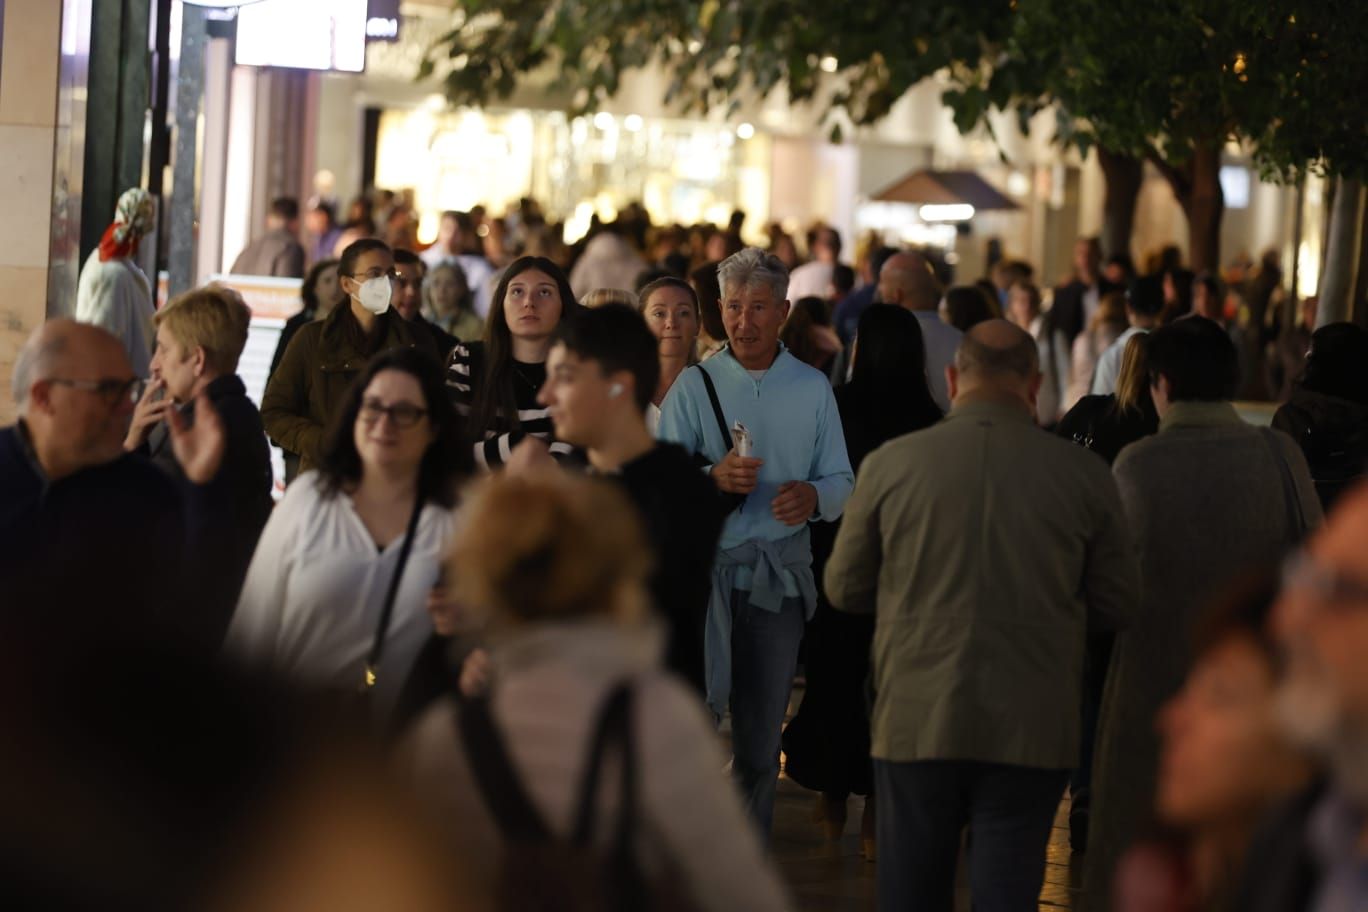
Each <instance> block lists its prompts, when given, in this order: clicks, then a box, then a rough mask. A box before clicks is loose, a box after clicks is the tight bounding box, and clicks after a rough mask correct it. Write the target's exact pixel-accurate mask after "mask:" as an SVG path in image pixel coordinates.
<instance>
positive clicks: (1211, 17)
mask: <svg viewBox="0 0 1368 912" xmlns="http://www.w3.org/2000/svg"><path fill="white" fill-rule="evenodd" d="M1365 46H1368V3H1364V2H1362V0H1261V2H1258V3H1248V2H1242V0H1143V2H1141V0H1121V2H1118V0H963V2H958V3H927V2H916V3H908V2H905V0H862V2H859V3H850V2H846V3H832V4H814V3H811V2H807V0H702V2H689V0H550V2H546V0H456V3H455V11H454V21H453V27H452V29H451V30H450V32H449V33H448V34H447V35H446V36H445V37H444V38H443V40H441V41H440V42H438V43H437V45H436V46H434V47H433V48H432V49H431V51H430V53H429V54H428V57H427V59H426V60H425V62H424V64H423V71H422V73H421V76H422V77H427V76H430V75H432V74H433V72H434V71H435V70H436V69H437V68H438V67H439V66H442V65H443V63H444V62H445V63H446V64H448V65H449V66H442V69H443V71H444V73H445V76H444V78H445V84H446V90H447V94H448V96H449V97H450V99H451V100H452V101H453V102H455V103H457V104H486V103H488V102H489V101H491V100H494V99H497V98H506V97H507V96H508V95H510V94H511V93H512V91H513V90H514V88H515V87H516V86H517V84H518V80H519V78H520V77H521V76H522V75H524V74H527V73H530V72H532V71H535V70H539V69H541V68H543V67H547V66H549V67H552V68H553V69H554V70H555V72H556V74H557V82H556V85H557V87H558V88H560V89H564V90H566V91H567V93H568V96H569V97H570V98H571V99H572V103H571V106H572V108H573V109H574V110H575V111H576V112H578V113H582V112H586V111H592V110H594V109H595V108H596V107H598V106H599V105H600V104H601V103H602V102H603V101H604V100H605V99H606V98H608V97H611V96H612V95H613V94H615V93H616V92H617V91H618V89H619V87H620V85H621V80H622V77H623V74H624V73H626V72H628V71H629V70H633V69H638V68H642V67H645V66H647V65H650V64H657V65H659V66H660V67H662V68H663V70H664V71H665V72H666V73H667V74H668V75H669V78H670V88H669V91H668V95H667V98H666V99H665V101H666V102H667V103H669V104H673V105H675V106H677V107H678V108H679V109H680V110H682V111H692V112H700V111H703V110H706V109H710V108H724V109H727V110H729V111H734V110H735V107H736V106H737V105H738V104H739V103H740V99H742V98H744V97H747V96H748V95H750V96H753V97H765V96H767V95H768V94H769V93H771V92H773V91H774V90H775V89H777V88H778V87H780V86H786V87H787V91H788V95H789V98H790V100H792V101H794V102H803V101H812V100H814V99H817V98H819V97H829V104H830V106H831V107H832V108H840V109H843V110H844V111H846V112H847V113H848V115H849V117H850V119H851V121H852V122H854V123H855V124H870V123H874V122H876V121H878V120H879V119H880V118H882V117H883V116H884V115H886V114H887V113H888V111H889V110H890V108H891V107H892V106H893V104H894V102H896V101H897V100H898V98H899V97H901V96H902V94H903V93H904V92H906V91H907V90H908V89H909V88H911V87H912V86H913V85H915V84H916V83H918V82H919V81H921V80H922V79H924V78H926V77H927V76H930V75H932V74H935V73H938V72H944V73H946V74H948V75H949V79H950V83H951V86H952V88H951V89H950V91H948V92H947V93H946V96H945V100H946V102H947V103H948V104H949V105H950V106H951V108H952V109H953V111H954V114H955V122H956V124H957V125H958V126H959V128H960V129H961V130H964V131H968V130H970V129H972V128H974V127H975V126H977V125H980V124H983V123H986V122H987V115H988V113H989V112H990V111H992V110H994V109H1001V110H1011V111H1015V112H1016V113H1017V114H1018V115H1019V117H1020V122H1021V123H1022V125H1023V126H1024V125H1025V124H1026V123H1027V122H1028V121H1029V119H1030V117H1031V116H1032V115H1033V114H1034V113H1036V112H1037V111H1039V110H1041V109H1043V108H1046V107H1049V106H1055V107H1056V110H1057V111H1058V114H1059V119H1058V135H1057V138H1058V139H1059V140H1060V141H1062V142H1064V143H1068V144H1073V145H1076V146H1077V147H1079V148H1080V149H1082V150H1084V151H1086V150H1087V149H1088V148H1090V147H1091V146H1094V145H1101V146H1103V147H1105V148H1107V149H1109V150H1111V151H1113V152H1118V153H1124V154H1130V155H1137V156H1145V157H1149V158H1150V159H1151V160H1153V161H1155V162H1156V164H1159V165H1160V166H1161V167H1165V166H1181V165H1182V164H1183V163H1184V162H1185V161H1186V160H1187V159H1188V157H1189V155H1190V153H1191V152H1192V150H1193V149H1195V148H1198V147H1211V146H1213V145H1214V146H1215V147H1217V148H1219V147H1220V146H1221V145H1223V144H1224V143H1225V141H1227V140H1231V139H1235V140H1241V141H1246V142H1248V143H1250V144H1251V146H1252V148H1253V149H1254V153H1255V157H1256V161H1257V162H1258V163H1259V165H1260V166H1261V167H1262V168H1263V169H1264V171H1265V173H1266V174H1268V175H1270V176H1279V177H1284V178H1287V177H1292V176H1295V175H1296V174H1297V173H1299V172H1300V171H1302V170H1304V169H1306V168H1313V169H1316V170H1320V171H1328V172H1330V173H1339V174H1348V175H1351V176H1368V126H1366V125H1368V116H1365V115H1368V104H1366V103H1365V99H1364V87H1365V86H1368V55H1366V54H1365V53H1364V52H1363V48H1364V47H1365ZM833 59H834V61H835V66H834V67H832V66H831V60H833ZM824 61H826V63H827V67H826V68H824V66H823V62H824ZM832 69H834V72H831V71H829V70H832ZM824 87H829V88H830V89H831V92H830V95H829V96H826V95H823V92H822V89H823V88H824ZM1169 176H1170V178H1171V179H1172V178H1173V177H1174V174H1173V173H1170V175H1169Z"/></svg>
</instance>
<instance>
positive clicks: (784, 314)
mask: <svg viewBox="0 0 1368 912" xmlns="http://www.w3.org/2000/svg"><path fill="white" fill-rule="evenodd" d="M792 307H793V305H792V303H791V302H790V301H789V300H788V299H787V298H785V299H784V303H783V304H780V305H779V322H780V323H782V322H784V321H785V320H787V319H788V315H789V310H790V309H791V308H792Z"/></svg>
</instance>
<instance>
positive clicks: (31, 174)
mask: <svg viewBox="0 0 1368 912" xmlns="http://www.w3.org/2000/svg"><path fill="white" fill-rule="evenodd" d="M82 12H84V14H85V23H86V26H85V28H86V32H85V36H84V37H85V38H87V39H88V37H89V25H88V23H89V14H90V0H63V2H59V0H0V149H3V150H4V160H5V167H4V168H0V207H3V211H4V213H5V216H4V218H0V288H3V289H4V293H3V294H0V425H5V424H9V423H10V422H11V421H13V420H14V402H13V400H12V398H11V396H10V390H9V380H10V375H11V372H12V371H13V369H14V359H15V356H16V355H17V354H18V351H19V347H20V346H21V345H22V344H23V342H24V340H25V339H26V338H27V337H28V335H29V333H31V332H32V331H33V330H34V329H35V328H36V327H37V326H38V325H39V324H41V323H42V322H43V320H44V319H45V318H46V316H47V313H48V309H49V308H48V305H49V296H48V283H49V270H50V269H51V268H52V267H53V265H54V259H55V260H56V261H57V262H58V263H59V264H60V268H61V269H62V274H63V276H65V275H66V273H67V272H69V271H70V270H71V269H72V268H74V267H75V259H76V257H77V255H78V254H79V244H77V245H76V248H75V250H74V251H72V250H68V249H67V245H68V244H69V242H71V241H78V240H79V239H78V238H72V237H71V235H72V234H74V233H76V232H79V227H80V225H79V214H80V169H79V158H78V159H77V162H78V167H77V171H76V175H75V180H74V181H71V180H69V179H68V180H66V181H65V183H64V184H63V185H62V186H60V187H58V189H59V190H60V191H61V196H62V197H63V199H62V202H63V204H64V205H63V206H62V210H61V212H55V211H54V177H55V176H56V174H57V171H58V167H57V163H56V162H55V161H54V150H55V151H56V152H57V154H58V155H62V154H63V153H64V151H70V149H71V146H72V144H73V140H75V139H76V138H77V134H78V131H79V130H80V129H81V127H83V124H84V112H83V111H82V112H76V113H78V114H79V117H71V118H68V117H66V116H64V117H63V120H64V121H65V123H63V124H61V125H60V126H61V127H62V131H63V135H62V136H59V120H58V86H59V83H60V82H61V77H62V74H63V61H62V56H61V51H62V37H63V15H64V14H65V15H67V16H68V17H69V19H68V23H67V29H68V35H69V38H70V39H71V40H70V42H69V44H68V46H69V47H72V48H74V49H75V50H77V51H79V47H80V45H81V43H82V41H81V38H82V36H81V35H80V29H81V25H82V22H81V15H80V14H81V13H82ZM73 56H75V55H73ZM71 62H74V63H81V64H83V62H82V61H79V60H73V61H71ZM82 88H84V86H82ZM81 95H82V96H83V95H84V93H83V92H82V93H81ZM68 100H70V99H68ZM68 113H71V112H68ZM79 139H80V142H79V143H77V144H78V145H80V148H81V149H82V150H84V144H83V136H80V137H79ZM69 164H70V158H69V157H68V158H67V159H64V160H63V161H62V163H61V165H62V169H63V172H64V173H67V170H66V166H67V165H69ZM73 195H74V198H75V207H74V212H75V215H76V220H75V224H74V226H72V225H69V224H68V223H67V221H66V219H67V216H68V214H69V213H70V212H71V211H72V209H71V206H70V204H69V203H70V200H71V198H72V197H73ZM50 226H51V231H50ZM69 227H71V228H74V229H75V230H74V231H68V230H67V229H68V228H69ZM54 233H56V234H61V235H62V239H61V244H60V245H59V246H57V249H56V250H54V243H55V242H56V241H57V239H56V238H54V236H53V235H54ZM54 253H55V254H56V257H54ZM59 284H63V285H64V284H65V282H63V283H59ZM56 303H58V304H59V305H60V304H61V302H56ZM72 304H73V305H74V300H73V301H72ZM59 312H62V311H61V310H60V309H59Z"/></svg>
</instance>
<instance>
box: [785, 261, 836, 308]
mask: <svg viewBox="0 0 1368 912" xmlns="http://www.w3.org/2000/svg"><path fill="white" fill-rule="evenodd" d="M832 272H833V267H832V264H831V263H823V262H822V261H821V260H813V261H812V262H811V263H804V264H803V265H802V266H795V267H794V268H793V271H792V272H790V273H789V286H788V299H789V300H790V301H796V300H798V299H799V298H825V297H826V296H827V291H829V290H830V288H831V273H832Z"/></svg>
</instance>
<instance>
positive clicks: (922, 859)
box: [825, 320, 1138, 909]
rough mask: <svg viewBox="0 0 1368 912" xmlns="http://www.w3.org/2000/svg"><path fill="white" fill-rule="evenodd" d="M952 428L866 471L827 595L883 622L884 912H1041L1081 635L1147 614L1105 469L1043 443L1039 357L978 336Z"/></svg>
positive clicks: (912, 438)
mask: <svg viewBox="0 0 1368 912" xmlns="http://www.w3.org/2000/svg"><path fill="white" fill-rule="evenodd" d="M946 374H947V377H946V380H947V385H948V387H949V390H950V395H951V398H952V400H953V403H954V404H953V406H952V408H951V409H950V413H949V414H948V415H947V416H946V417H945V418H944V419H943V420H942V421H940V422H939V423H938V424H935V425H933V426H932V427H930V428H927V429H926V430H923V431H917V432H916V433H913V434H908V435H906V436H904V437H899V438H897V439H895V440H893V441H891V442H889V443H887V444H885V445H884V446H882V447H880V448H879V449H877V450H875V451H874V452H873V453H872V454H870V455H869V456H868V457H867V458H866V459H865V461H864V463H863V464H862V465H861V468H860V480H859V484H857V485H856V487H855V493H854V494H853V495H852V496H851V499H850V504H849V509H847V511H846V517H845V519H844V520H843V521H842V523H841V529H840V532H839V534H838V535H837V538H836V545H835V548H834V550H833V552H832V555H831V559H830V561H829V562H828V563H827V566H826V572H825V583H826V592H827V596H828V597H829V598H830V599H831V603H832V604H833V605H834V606H835V607H836V608H837V609H839V610H841V611H848V612H851V613H855V614H873V615H874V616H875V633H874V647H873V677H874V691H875V694H876V697H875V704H874V711H873V717H872V722H871V728H872V731H871V735H872V747H871V754H872V756H873V758H874V800H875V801H876V802H877V805H876V807H877V814H876V815H875V819H876V821H877V830H878V832H877V844H878V852H879V870H878V891H879V908H880V909H909V908H914V907H917V908H920V907H922V906H924V907H926V908H928V909H949V908H951V907H952V906H953V905H954V889H955V865H956V862H957V859H958V856H959V851H960V844H961V833H962V831H963V829H964V828H965V827H968V829H969V833H970V838H969V850H968V852H969V881H970V891H971V893H972V902H973V905H974V907H975V908H983V909H1034V908H1035V905H1036V898H1037V897H1038V896H1039V894H1040V887H1041V882H1042V880H1043V879H1044V873H1045V846H1046V843H1047V842H1048V840H1049V835H1050V828H1051V825H1052V822H1053V820H1054V815H1055V810H1056V808H1057V806H1058V804H1059V800H1060V798H1061V797H1062V795H1063V792H1064V786H1065V783H1066V782H1067V780H1068V771H1069V769H1070V768H1071V767H1073V765H1074V764H1075V762H1076V760H1077V757H1078V747H1079V737H1080V731H1079V728H1080V724H1079V723H1080V713H1079V711H1078V708H1079V707H1080V706H1081V701H1082V694H1081V692H1080V690H1081V682H1082V675H1083V644H1084V634H1085V630H1086V628H1087V627H1088V625H1089V623H1091V622H1100V623H1102V624H1104V625H1106V626H1113V627H1114V626H1119V625H1121V624H1123V623H1124V622H1125V621H1126V620H1127V619H1128V618H1129V617H1130V615H1131V614H1132V612H1133V610H1134V608H1135V595H1134V593H1135V590H1136V588H1137V585H1138V578H1137V569H1136V565H1135V558H1134V556H1133V554H1132V551H1131V547H1130V540H1129V537H1128V535H1127V533H1126V529H1125V523H1124V518H1123V515H1122V511H1121V499H1120V496H1119V495H1118V493H1117V487H1116V483H1115V482H1114V481H1113V480H1112V477H1111V475H1110V473H1108V471H1107V465H1106V463H1104V462H1103V461H1102V460H1100V459H1098V458H1096V457H1095V456H1094V455H1093V454H1091V453H1089V452H1087V451H1086V450H1084V449H1083V448H1082V447H1078V446H1073V445H1071V444H1070V443H1069V442H1067V441H1065V440H1063V439H1062V438H1058V437H1054V436H1052V435H1050V434H1046V433H1044V432H1042V431H1041V430H1040V429H1039V428H1037V427H1036V425H1035V420H1034V414H1035V397H1036V392H1037V390H1038V389H1039V388H1040V370H1039V365H1038V361H1037V354H1036V345H1035V341H1034V340H1033V339H1032V338H1031V336H1030V335H1029V334H1028V333H1026V332H1025V331H1023V330H1021V329H1019V328H1017V327H1016V326H1013V325H1012V324H1011V323H1008V322H1006V321H1005V320H990V321H988V322H985V323H980V324H979V325H977V326H975V327H974V328H973V329H972V330H970V331H969V332H968V333H967V334H966V335H965V336H964V341H963V343H962V344H961V345H960V348H959V351H958V352H957V353H956V356H955V363H954V365H953V366H951V367H950V368H949V369H948V370H947V371H946Z"/></svg>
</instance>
